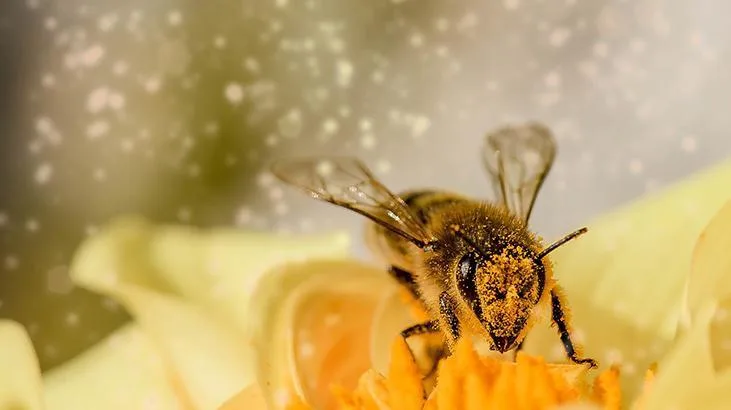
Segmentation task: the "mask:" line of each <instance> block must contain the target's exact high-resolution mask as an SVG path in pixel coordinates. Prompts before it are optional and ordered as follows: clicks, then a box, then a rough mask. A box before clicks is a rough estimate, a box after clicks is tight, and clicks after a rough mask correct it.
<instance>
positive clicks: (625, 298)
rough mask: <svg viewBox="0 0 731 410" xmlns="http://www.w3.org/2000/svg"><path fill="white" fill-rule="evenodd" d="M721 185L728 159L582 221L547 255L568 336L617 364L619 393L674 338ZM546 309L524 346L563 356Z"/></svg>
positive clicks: (632, 389)
mask: <svg viewBox="0 0 731 410" xmlns="http://www.w3.org/2000/svg"><path fill="white" fill-rule="evenodd" d="M728 186H731V162H729V163H725V164H722V165H719V166H716V167H714V168H712V169H709V170H706V171H704V172H701V173H699V174H697V175H694V176H692V177H690V178H688V179H686V180H684V181H681V182H679V183H677V184H675V185H673V186H671V187H669V188H667V189H665V190H663V191H660V192H658V193H655V194H653V195H649V196H646V197H643V198H640V199H638V200H636V201H634V202H632V203H629V204H627V205H625V206H623V207H621V208H619V209H617V210H615V211H612V212H610V213H608V214H606V215H603V216H600V217H598V218H596V219H594V220H593V221H590V222H588V223H586V224H585V225H586V226H587V227H588V228H589V232H588V233H587V234H585V235H583V236H581V237H579V238H577V239H576V240H574V241H572V242H570V243H569V244H566V245H565V246H563V247H561V248H559V249H558V250H557V251H555V253H554V256H553V257H554V259H553V260H554V273H555V276H556V278H557V280H558V282H559V283H560V284H561V286H562V287H563V289H564V290H565V295H566V304H567V306H566V310H567V311H569V312H570V313H571V317H572V320H571V322H572V324H573V328H574V332H573V340H574V342H578V343H579V344H580V346H581V347H583V352H582V353H583V355H584V356H589V357H591V358H594V359H596V360H598V361H599V363H600V364H601V365H602V367H605V368H606V367H607V366H610V365H612V364H617V365H620V367H621V370H622V374H623V375H624V376H625V377H623V379H622V388H623V390H624V391H625V392H626V395H625V396H624V397H625V398H626V397H632V396H634V395H636V394H637V393H638V390H639V387H640V386H641V383H642V377H643V369H646V368H647V367H648V366H650V365H651V364H652V363H653V362H656V361H657V360H658V359H659V358H660V357H662V355H663V354H664V353H665V352H666V351H667V350H668V349H669V348H670V346H671V345H672V343H673V340H674V338H675V335H676V330H677V327H678V321H679V318H680V316H681V311H682V309H681V306H682V301H683V295H684V292H685V285H686V281H687V278H688V276H689V272H690V266H691V257H692V253H693V249H694V246H695V243H696V241H697V238H698V236H699V235H700V233H701V232H702V230H703V229H704V228H705V227H706V225H707V224H708V222H709V221H710V220H711V219H712V218H713V216H714V215H715V214H716V213H717V212H718V210H719V209H721V207H722V206H723V204H725V203H726V202H727V201H728V200H729V199H730V198H731V192H729V191H728V190H727V189H726V188H725V187H728ZM573 228H576V227H567V229H566V230H567V231H569V230H571V229H573ZM551 239H555V238H550V239H548V240H551ZM546 313H547V314H546V316H545V317H544V320H543V321H542V322H541V323H540V324H539V325H537V326H536V328H535V330H534V331H532V332H531V333H530V334H529V336H528V339H527V343H526V346H525V347H526V351H527V352H529V353H538V354H542V355H545V356H546V357H547V358H548V359H549V360H566V355H565V352H564V350H563V347H562V345H561V342H560V340H559V337H558V335H557V332H556V330H555V328H551V327H549V326H548V324H549V323H550V312H546ZM626 402H627V399H625V404H626Z"/></svg>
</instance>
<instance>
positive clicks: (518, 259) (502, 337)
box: [456, 245, 545, 353]
mask: <svg viewBox="0 0 731 410" xmlns="http://www.w3.org/2000/svg"><path fill="white" fill-rule="evenodd" d="M456 274H457V275H456V276H457V281H456V282H457V288H458V290H459V293H460V296H461V297H462V298H463V300H464V301H465V302H466V303H467V305H469V306H470V308H471V310H472V312H473V313H474V314H475V316H476V317H477V319H478V320H479V321H480V323H481V324H482V326H483V327H484V328H485V330H486V331H487V333H488V334H489V335H490V337H491V339H492V342H493V348H494V349H495V350H497V351H499V352H501V353H502V352H506V351H508V350H510V349H513V348H515V347H516V345H517V343H518V342H519V340H518V339H519V337H520V335H521V334H522V332H523V330H524V328H525V327H526V325H527V324H528V319H529V318H530V315H531V312H532V310H533V307H534V306H535V305H536V304H537V303H538V301H539V300H540V298H541V294H542V293H543V288H544V285H545V267H544V266H543V264H542V263H541V262H540V260H539V259H536V258H535V254H534V253H533V252H531V251H529V250H527V249H524V248H523V247H520V246H512V245H509V246H507V247H505V248H504V249H503V250H502V252H501V253H497V254H492V255H489V257H488V258H485V257H483V256H481V255H478V254H474V253H466V254H465V255H464V256H462V258H461V259H460V261H459V264H458V266H457V272H456Z"/></svg>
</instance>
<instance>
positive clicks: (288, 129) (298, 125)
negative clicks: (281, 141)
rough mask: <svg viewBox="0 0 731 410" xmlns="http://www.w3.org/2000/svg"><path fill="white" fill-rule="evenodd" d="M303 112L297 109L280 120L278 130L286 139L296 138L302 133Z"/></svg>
mask: <svg viewBox="0 0 731 410" xmlns="http://www.w3.org/2000/svg"><path fill="white" fill-rule="evenodd" d="M302 126H303V124H302V112H301V111H300V110H298V109H296V108H293V109H291V110H290V111H289V112H288V113H287V114H285V115H284V116H282V117H281V118H279V120H278V121H277V128H278V129H279V133H280V134H282V136H283V137H285V138H296V137H297V136H299V134H300V132H301V131H302Z"/></svg>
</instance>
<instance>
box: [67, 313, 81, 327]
mask: <svg viewBox="0 0 731 410" xmlns="http://www.w3.org/2000/svg"><path fill="white" fill-rule="evenodd" d="M66 324H68V325H69V326H76V325H78V324H79V315H78V314H77V313H75V312H69V313H68V314H66Z"/></svg>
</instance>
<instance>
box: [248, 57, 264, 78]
mask: <svg viewBox="0 0 731 410" xmlns="http://www.w3.org/2000/svg"><path fill="white" fill-rule="evenodd" d="M244 67H245V68H246V69H247V70H249V72H252V73H254V74H256V73H258V72H259V71H261V65H260V64H259V61H258V60H257V59H255V58H254V57H247V58H246V60H244Z"/></svg>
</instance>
